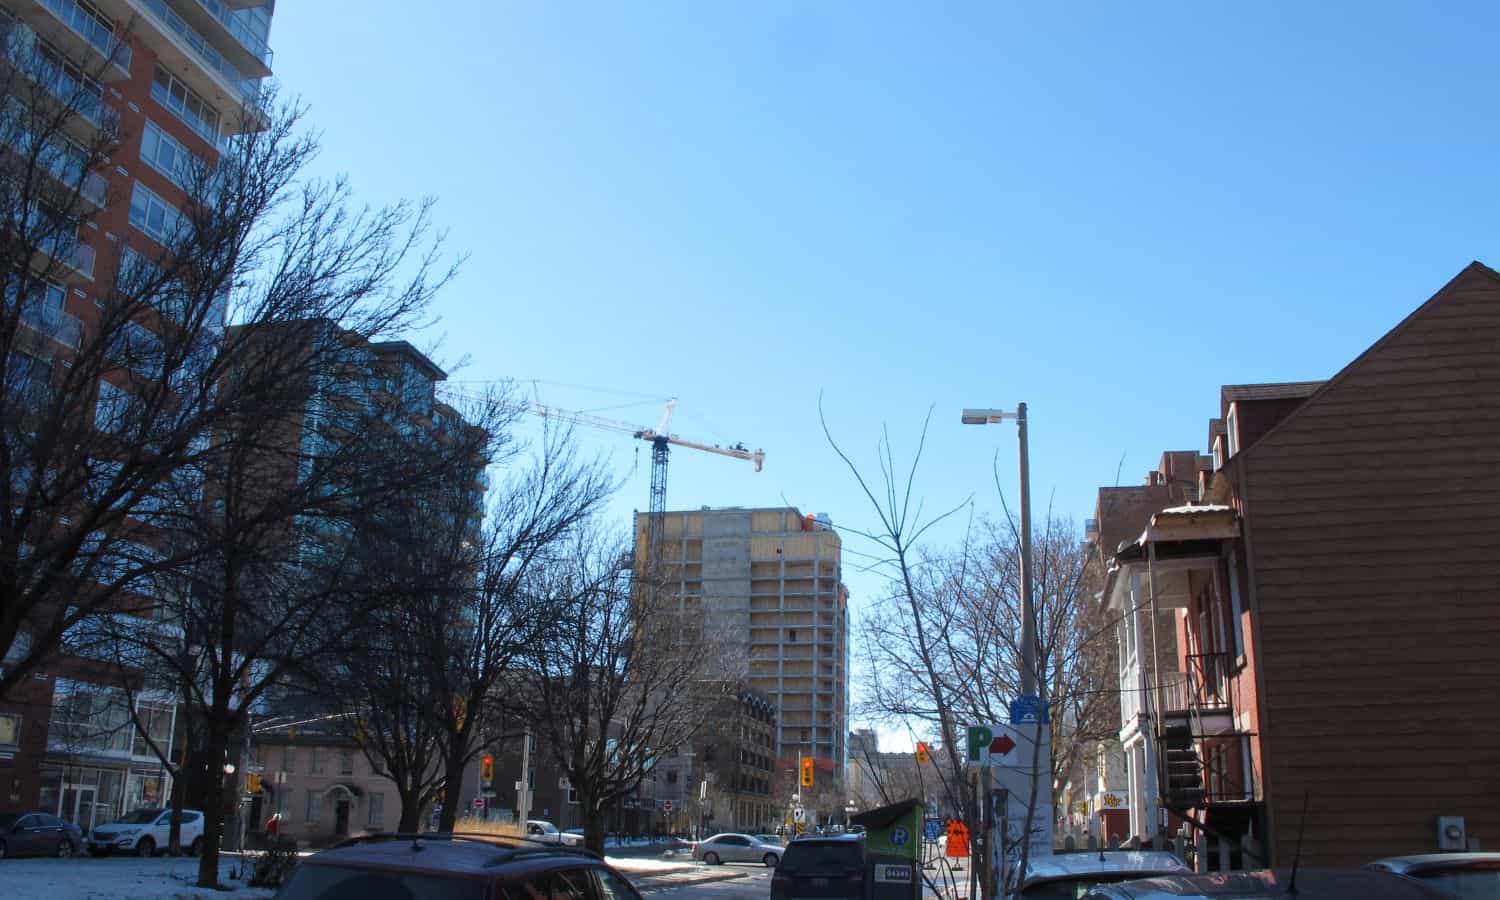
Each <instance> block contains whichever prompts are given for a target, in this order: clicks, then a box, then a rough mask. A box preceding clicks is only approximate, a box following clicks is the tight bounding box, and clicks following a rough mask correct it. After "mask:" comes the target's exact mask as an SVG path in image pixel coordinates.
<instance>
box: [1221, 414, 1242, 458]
mask: <svg viewBox="0 0 1500 900" xmlns="http://www.w3.org/2000/svg"><path fill="white" fill-rule="evenodd" d="M1224 431H1225V432H1226V433H1228V435H1229V455H1230V456H1231V457H1232V456H1234V455H1235V454H1236V453H1238V452H1240V416H1239V404H1238V403H1231V404H1229V414H1228V415H1226V416H1225V417H1224Z"/></svg>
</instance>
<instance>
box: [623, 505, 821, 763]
mask: <svg viewBox="0 0 1500 900" xmlns="http://www.w3.org/2000/svg"><path fill="white" fill-rule="evenodd" d="M646 520H647V515H646V514H645V513H640V514H637V517H636V535H637V539H638V544H637V546H644V542H645V535H646ZM840 545H841V542H840V540H839V536H838V533H837V532H835V531H834V530H833V525H832V523H831V522H829V520H828V517H827V516H822V515H819V516H804V515H802V513H800V512H799V511H798V510H796V509H794V508H791V507H781V508H773V509H740V508H726V509H708V508H704V509H701V510H695V511H684V512H668V513H666V514H665V520H664V521H663V522H662V542H661V556H662V558H661V561H660V562H661V566H662V571H663V576H664V577H665V579H666V581H667V584H668V585H669V586H670V587H671V589H672V590H674V592H675V594H676V596H677V598H678V602H679V603H680V604H681V605H682V608H684V609H693V608H701V609H702V610H703V613H704V617H705V624H706V627H708V628H709V629H710V631H711V633H712V634H713V635H714V636H715V637H716V638H717V639H719V640H721V641H723V642H725V644H726V646H725V648H724V652H725V654H726V656H727V657H728V658H730V659H733V660H742V661H743V665H742V668H741V670H740V674H742V675H743V677H745V678H746V680H747V686H748V687H749V688H751V689H752V690H754V691H757V692H759V693H761V694H763V695H765V696H766V697H769V698H770V700H771V702H772V703H773V704H774V705H775V708H776V722H777V727H776V730H775V748H774V749H775V752H776V757H777V759H778V760H780V763H779V765H778V769H780V770H783V771H782V773H781V774H783V775H785V771H784V770H787V769H789V768H791V767H795V766H796V764H797V760H798V758H799V757H803V756H811V757H813V759H814V760H816V764H817V768H818V771H819V773H820V774H821V773H824V772H826V773H827V777H828V778H829V779H831V780H834V781H838V780H841V778H842V773H843V771H844V764H845V761H846V760H845V755H846V749H845V743H844V742H845V737H846V735H847V734H848V725H849V722H848V717H849V617H848V592H847V590H846V589H845V588H844V585H843V581H842V570H841V568H840V556H841V552H840V551H841V546H840Z"/></svg>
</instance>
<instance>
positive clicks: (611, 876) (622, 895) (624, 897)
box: [594, 868, 640, 900]
mask: <svg viewBox="0 0 1500 900" xmlns="http://www.w3.org/2000/svg"><path fill="white" fill-rule="evenodd" d="M594 877H595V878H596V879H598V881H599V900H640V894H637V893H636V891H635V888H633V887H631V886H630V885H629V884H626V883H625V879H623V878H621V877H620V876H618V875H616V874H615V873H613V872H611V871H610V870H608V869H604V868H599V869H595V870H594Z"/></svg>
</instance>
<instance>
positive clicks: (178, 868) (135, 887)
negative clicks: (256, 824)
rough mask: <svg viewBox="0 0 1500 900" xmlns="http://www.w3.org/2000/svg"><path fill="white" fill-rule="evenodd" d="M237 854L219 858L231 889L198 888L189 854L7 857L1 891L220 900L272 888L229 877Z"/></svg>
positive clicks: (42, 898) (123, 899) (107, 899)
mask: <svg viewBox="0 0 1500 900" xmlns="http://www.w3.org/2000/svg"><path fill="white" fill-rule="evenodd" d="M238 864H239V860H238V859H237V858H235V857H232V856H224V857H220V859H219V879H220V881H221V883H223V884H224V885H225V886H228V887H237V888H238V889H237V890H235V891H234V892H233V893H228V892H225V891H214V890H210V889H207V888H198V887H194V886H193V885H194V884H195V883H196V882H197V881H198V860H197V859H195V858H193V857H161V858H156V859H141V858H139V857H134V856H127V857H108V858H105V859H96V858H92V857H87V856H75V857H73V858H72V859H51V858H40V859H7V860H5V861H4V862H0V896H4V897H7V898H9V897H15V898H18V900H22V898H24V900H32V898H35V900H179V898H200V897H218V898H220V900H227V898H231V897H232V898H235V900H252V898H255V900H263V898H269V897H270V896H271V895H272V893H273V892H272V891H270V890H265V889H261V888H248V887H245V886H244V885H243V883H231V882H230V880H229V870H230V869H232V868H234V867H236V866H237V865H238Z"/></svg>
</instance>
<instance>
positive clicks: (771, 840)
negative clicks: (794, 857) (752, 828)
mask: <svg viewBox="0 0 1500 900" xmlns="http://www.w3.org/2000/svg"><path fill="white" fill-rule="evenodd" d="M750 836H751V837H753V838H755V839H756V840H757V841H760V842H761V843H762V844H775V845H776V846H778V847H782V846H785V845H786V842H785V841H783V840H782V839H781V835H779V834H752V835H750Z"/></svg>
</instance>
